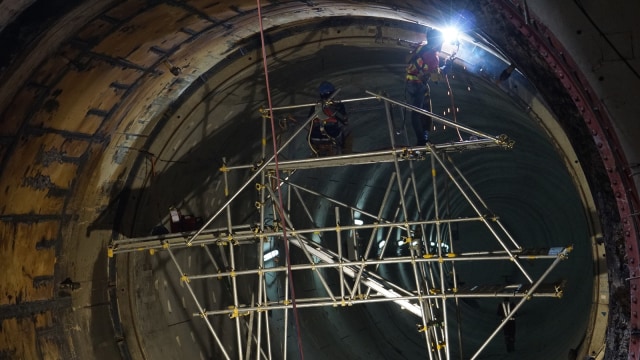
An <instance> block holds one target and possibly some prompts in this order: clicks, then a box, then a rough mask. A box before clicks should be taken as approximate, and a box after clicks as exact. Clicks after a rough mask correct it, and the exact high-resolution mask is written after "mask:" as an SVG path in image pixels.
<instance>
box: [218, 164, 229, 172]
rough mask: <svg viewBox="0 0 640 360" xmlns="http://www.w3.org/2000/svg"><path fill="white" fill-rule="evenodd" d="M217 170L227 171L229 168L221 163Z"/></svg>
mask: <svg viewBox="0 0 640 360" xmlns="http://www.w3.org/2000/svg"><path fill="white" fill-rule="evenodd" d="M218 170H220V172H229V168H228V167H227V165H225V164H222V166H220V168H219V169H218Z"/></svg>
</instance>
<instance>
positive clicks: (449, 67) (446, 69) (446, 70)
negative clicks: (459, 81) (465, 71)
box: [440, 59, 453, 76]
mask: <svg viewBox="0 0 640 360" xmlns="http://www.w3.org/2000/svg"><path fill="white" fill-rule="evenodd" d="M440 72H441V73H442V74H443V75H445V76H446V75H449V74H451V73H452V72H453V60H451V59H447V61H445V62H444V66H443V67H441V68H440Z"/></svg>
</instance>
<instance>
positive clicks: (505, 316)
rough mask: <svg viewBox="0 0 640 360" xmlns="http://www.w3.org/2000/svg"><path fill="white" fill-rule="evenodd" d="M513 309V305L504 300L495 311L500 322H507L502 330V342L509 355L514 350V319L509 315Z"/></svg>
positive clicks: (506, 299)
mask: <svg viewBox="0 0 640 360" xmlns="http://www.w3.org/2000/svg"><path fill="white" fill-rule="evenodd" d="M513 308H514V306H513V303H512V302H511V301H509V299H508V298H505V299H504V300H503V301H502V302H501V303H500V305H498V310H497V311H496V313H497V314H498V316H499V317H500V318H501V320H502V321H506V322H507V323H506V324H505V325H504V327H503V328H502V333H503V334H504V341H505V344H506V345H507V352H510V353H511V352H514V351H515V349H516V348H515V344H516V318H515V316H513V315H510V314H511V312H512V311H513Z"/></svg>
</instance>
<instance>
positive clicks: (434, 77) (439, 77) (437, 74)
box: [429, 71, 443, 84]
mask: <svg viewBox="0 0 640 360" xmlns="http://www.w3.org/2000/svg"><path fill="white" fill-rule="evenodd" d="M429 80H431V82H434V83H436V84H437V83H438V82H440V80H443V77H442V74H441V73H440V71H437V72H433V73H431V75H429Z"/></svg>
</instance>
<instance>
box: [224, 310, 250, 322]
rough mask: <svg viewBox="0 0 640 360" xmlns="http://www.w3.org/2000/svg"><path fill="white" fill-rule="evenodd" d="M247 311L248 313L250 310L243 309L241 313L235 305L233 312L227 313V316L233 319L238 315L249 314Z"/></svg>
mask: <svg viewBox="0 0 640 360" xmlns="http://www.w3.org/2000/svg"><path fill="white" fill-rule="evenodd" d="M249 313H250V311H245V312H243V313H241V312H240V311H239V310H238V308H237V307H234V308H233V312H232V313H231V314H229V318H230V319H235V318H237V317H238V316H247V315H249Z"/></svg>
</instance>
